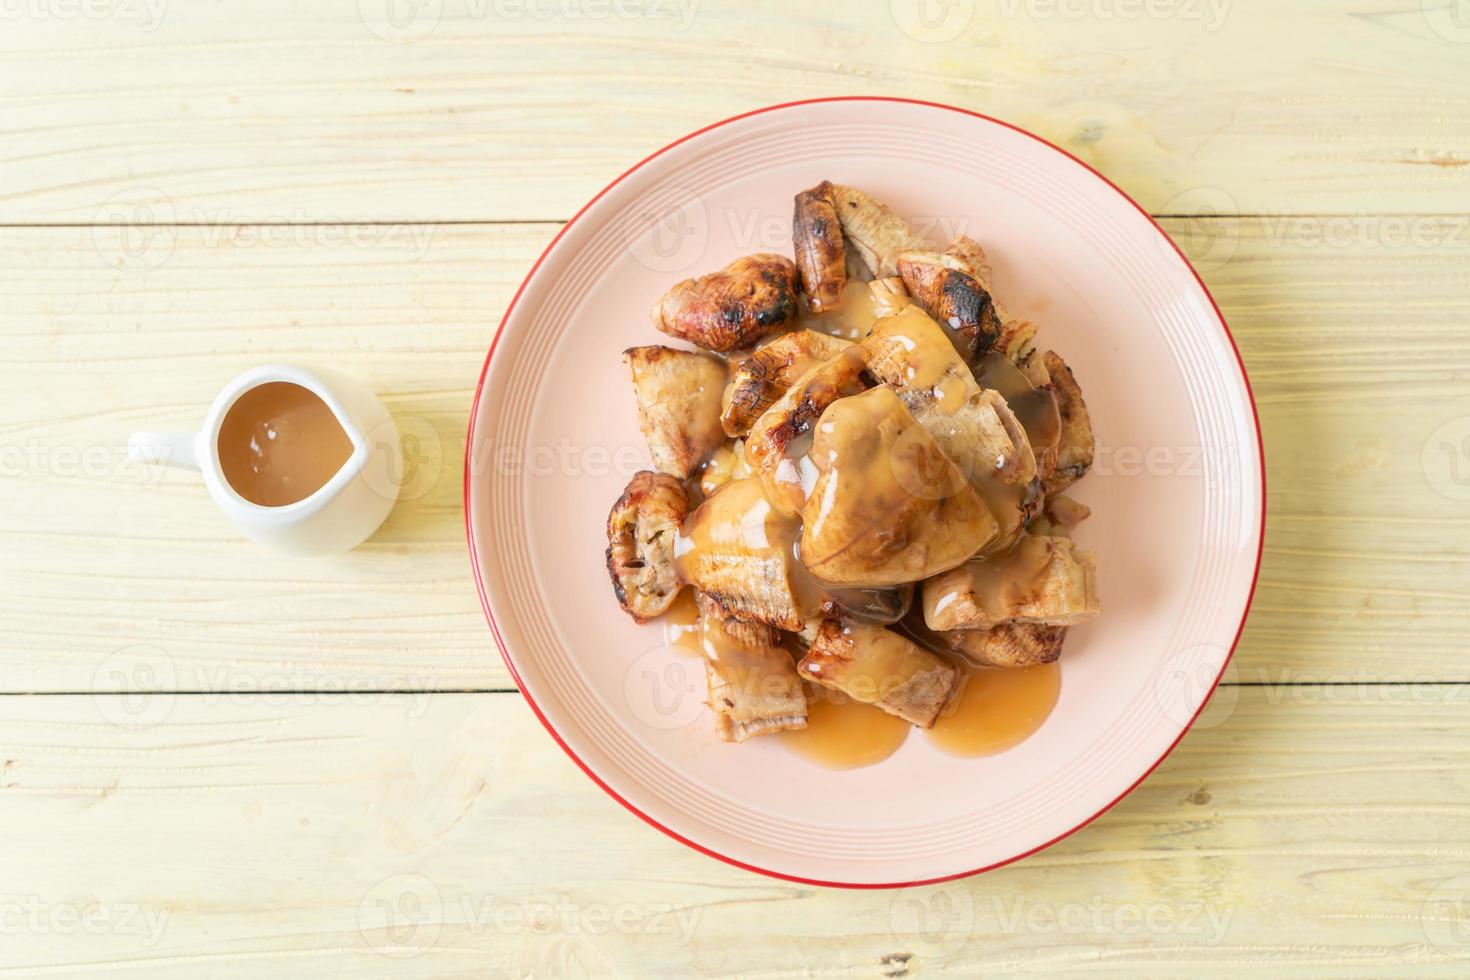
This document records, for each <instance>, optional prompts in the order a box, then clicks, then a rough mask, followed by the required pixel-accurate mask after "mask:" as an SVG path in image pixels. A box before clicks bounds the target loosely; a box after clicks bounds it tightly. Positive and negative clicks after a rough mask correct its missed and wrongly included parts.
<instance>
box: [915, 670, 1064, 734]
mask: <svg viewBox="0 0 1470 980" xmlns="http://www.w3.org/2000/svg"><path fill="white" fill-rule="evenodd" d="M960 684H961V687H960V689H959V690H958V691H957V692H956V693H955V694H954V696H953V697H951V698H950V702H949V704H947V705H946V706H945V707H944V710H943V711H941V712H940V713H939V720H938V721H937V722H935V723H934V727H933V728H931V729H930V730H929V739H930V741H932V742H933V743H934V745H935V746H936V747H937V748H940V749H942V750H944V751H945V752H948V753H950V754H951V755H960V756H981V755H994V754H995V753H997V752H1003V751H1005V750H1006V749H1009V748H1011V747H1012V746H1015V745H1019V744H1020V743H1021V742H1024V741H1025V740H1026V738H1027V737H1028V736H1030V735H1031V734H1032V733H1033V732H1035V731H1036V730H1037V729H1038V728H1040V727H1041V725H1042V722H1044V721H1046V719H1047V717H1048V716H1049V715H1050V714H1051V712H1052V709H1053V708H1055V707H1056V704H1057V698H1058V697H1059V696H1060V694H1061V690H1062V670H1061V665H1060V664H1056V663H1050V664H1038V665H1036V666H1034V667H1018V668H1005V669H1002V668H995V667H973V668H970V669H969V670H967V671H966V673H965V675H964V676H963V677H962V678H961V679H960Z"/></svg>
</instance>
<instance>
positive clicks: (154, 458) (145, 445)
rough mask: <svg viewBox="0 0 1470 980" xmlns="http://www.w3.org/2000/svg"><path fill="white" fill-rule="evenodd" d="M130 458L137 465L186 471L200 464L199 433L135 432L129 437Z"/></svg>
mask: <svg viewBox="0 0 1470 980" xmlns="http://www.w3.org/2000/svg"><path fill="white" fill-rule="evenodd" d="M128 458H129V459H131V460H133V461H134V462H137V463H162V464H163V465H165V466H181V467H184V468H186V469H191V470H197V469H202V467H201V466H200V464H199V434H198V433H197V432H134V433H133V434H132V435H131V436H129V437H128Z"/></svg>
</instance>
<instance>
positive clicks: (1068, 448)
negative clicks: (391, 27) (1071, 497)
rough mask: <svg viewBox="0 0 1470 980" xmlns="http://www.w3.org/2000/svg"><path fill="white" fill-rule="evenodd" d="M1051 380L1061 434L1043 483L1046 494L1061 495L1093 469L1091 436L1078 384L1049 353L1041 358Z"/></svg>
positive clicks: (1059, 360)
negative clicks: (1050, 470)
mask: <svg viewBox="0 0 1470 980" xmlns="http://www.w3.org/2000/svg"><path fill="white" fill-rule="evenodd" d="M1041 358H1042V362H1043V363H1044V364H1045V365H1046V370H1047V373H1048V374H1049V375H1050V377H1051V384H1052V394H1054V395H1056V399H1057V414H1058V415H1059V416H1061V420H1062V433H1061V437H1060V438H1059V439H1058V440H1057V463H1056V467H1055V468H1054V469H1053V471H1052V473H1051V475H1050V476H1048V477H1047V478H1046V479H1045V480H1044V481H1043V488H1044V489H1045V490H1046V492H1047V494H1048V495H1050V494H1054V493H1061V492H1062V491H1063V490H1065V489H1067V488H1068V487H1070V486H1071V485H1072V484H1074V483H1076V482H1077V481H1078V480H1080V479H1082V476H1083V474H1085V473H1086V472H1087V470H1088V469H1089V468H1090V467H1091V466H1092V456H1093V451H1094V437H1093V434H1092V418H1091V416H1089V415H1088V413H1087V403H1086V402H1085V401H1083V400H1082V389H1081V388H1080V387H1079V386H1078V384H1077V379H1076V377H1074V376H1073V374H1072V369H1071V368H1069V367H1068V366H1067V362H1066V361H1063V360H1062V359H1061V358H1060V357H1058V356H1057V355H1056V354H1055V353H1053V352H1052V351H1047V352H1046V353H1045V354H1043V355H1042V356H1041Z"/></svg>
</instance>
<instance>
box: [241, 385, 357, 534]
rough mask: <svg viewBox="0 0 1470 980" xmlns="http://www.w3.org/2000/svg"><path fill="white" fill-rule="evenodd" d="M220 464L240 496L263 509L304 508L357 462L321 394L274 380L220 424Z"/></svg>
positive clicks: (247, 394) (248, 396)
mask: <svg viewBox="0 0 1470 980" xmlns="http://www.w3.org/2000/svg"><path fill="white" fill-rule="evenodd" d="M217 445H218V449H219V462H220V468H221V469H222V470H224V474H225V480H226V481H227V482H228V483H229V484H230V486H231V487H233V488H234V490H235V492H236V493H238V494H239V495H240V496H242V497H244V498H245V499H246V500H248V501H250V502H251V503H252V504H257V505H259V506H261V507H285V506H287V505H288V504H294V503H298V502H299V501H302V500H305V499H306V498H307V497H310V496H311V495H312V494H314V493H316V492H317V491H318V490H320V489H321V488H322V487H324V486H326V485H327V483H328V481H330V480H331V479H332V477H334V476H336V475H337V472H338V471H339V470H341V469H342V467H343V466H344V465H345V464H346V463H347V461H348V460H349V459H351V458H352V452H353V449H354V446H353V444H352V440H351V439H350V438H348V436H347V433H346V431H345V430H344V429H343V428H342V423H341V422H339V421H337V416H336V415H335V414H333V412H332V410H331V408H330V407H328V405H327V403H326V402H324V401H322V399H321V397H320V396H318V395H317V394H316V392H314V391H311V390H310V389H308V388H304V387H302V386H301V385H298V384H293V383H292V382H289V381H271V382H267V383H266V384H262V385H257V386H256V387H254V388H251V389H250V390H249V391H247V392H245V393H244V394H243V395H241V396H240V397H239V398H238V399H236V400H235V404H233V405H231V406H230V410H229V411H228V412H227V413H225V417H224V421H223V422H222V423H221V424H220V430H219V439H218V443H217Z"/></svg>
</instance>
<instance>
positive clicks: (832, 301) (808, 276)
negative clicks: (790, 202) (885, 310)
mask: <svg viewBox="0 0 1470 980" xmlns="http://www.w3.org/2000/svg"><path fill="white" fill-rule="evenodd" d="M832 193H833V189H832V183H831V181H826V180H824V181H822V182H821V183H820V184H818V185H817V186H816V187H813V188H810V189H809V190H804V191H802V192H801V193H800V194H798V195H796V207H795V212H794V214H793V215H792V219H791V244H792V246H793V247H794V249H795V252H796V269H797V272H798V273H800V276H801V288H802V290H803V291H804V292H805V293H806V301H807V306H808V307H809V308H810V309H811V311H812V312H813V313H825V312H827V311H828V310H835V309H837V307H839V306H841V305H842V290H843V288H844V287H845V286H846V285H847V248H846V246H845V245H844V244H843V241H842V224H841V222H840V221H838V219H837V206H836V205H835V204H834V203H833V200H832Z"/></svg>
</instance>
